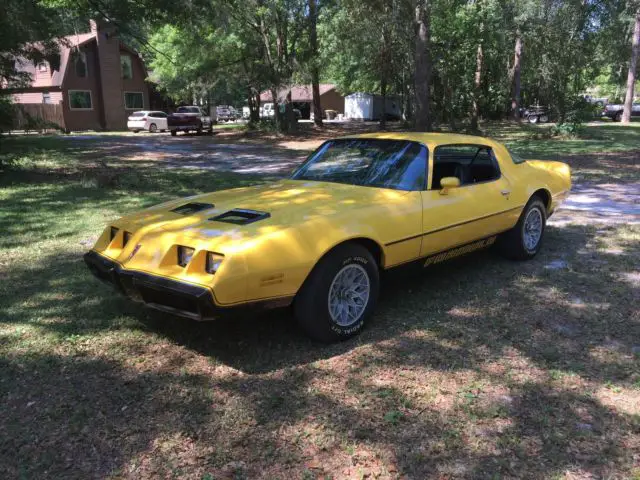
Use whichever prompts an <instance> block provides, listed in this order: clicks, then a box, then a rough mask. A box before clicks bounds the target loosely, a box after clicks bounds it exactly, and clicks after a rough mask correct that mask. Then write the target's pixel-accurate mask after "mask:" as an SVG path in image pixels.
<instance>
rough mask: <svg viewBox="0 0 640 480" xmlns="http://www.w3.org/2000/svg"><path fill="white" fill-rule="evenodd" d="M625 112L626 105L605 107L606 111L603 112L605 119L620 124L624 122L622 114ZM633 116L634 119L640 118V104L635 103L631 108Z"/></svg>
mask: <svg viewBox="0 0 640 480" xmlns="http://www.w3.org/2000/svg"><path fill="white" fill-rule="evenodd" d="M623 110H624V105H612V104H607V105H605V107H604V111H603V112H602V116H603V117H609V118H610V119H611V120H613V121H614V122H619V121H620V120H622V112H623ZM631 116H632V117H640V103H634V104H633V105H632V106H631Z"/></svg>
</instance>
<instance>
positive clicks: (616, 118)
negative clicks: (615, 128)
mask: <svg viewBox="0 0 640 480" xmlns="http://www.w3.org/2000/svg"><path fill="white" fill-rule="evenodd" d="M613 120H614V121H616V122H621V121H622V112H618V113H616V114H615V116H614V117H613Z"/></svg>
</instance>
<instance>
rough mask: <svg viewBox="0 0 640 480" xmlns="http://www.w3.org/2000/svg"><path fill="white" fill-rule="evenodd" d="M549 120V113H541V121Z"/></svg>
mask: <svg viewBox="0 0 640 480" xmlns="http://www.w3.org/2000/svg"><path fill="white" fill-rule="evenodd" d="M548 121H549V116H548V115H540V123H547V122H548Z"/></svg>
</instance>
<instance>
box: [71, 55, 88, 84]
mask: <svg viewBox="0 0 640 480" xmlns="http://www.w3.org/2000/svg"><path fill="white" fill-rule="evenodd" d="M73 63H74V66H75V69H76V76H78V77H80V78H84V77H86V76H87V54H86V53H85V52H75V53H74V54H73Z"/></svg>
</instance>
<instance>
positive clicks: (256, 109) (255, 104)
mask: <svg viewBox="0 0 640 480" xmlns="http://www.w3.org/2000/svg"><path fill="white" fill-rule="evenodd" d="M256 92H257V90H256V89H255V88H253V87H251V88H249V92H248V93H249V96H248V98H247V100H248V103H249V121H250V122H251V123H258V122H259V121H260V94H259V93H258V94H257V95H256Z"/></svg>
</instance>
